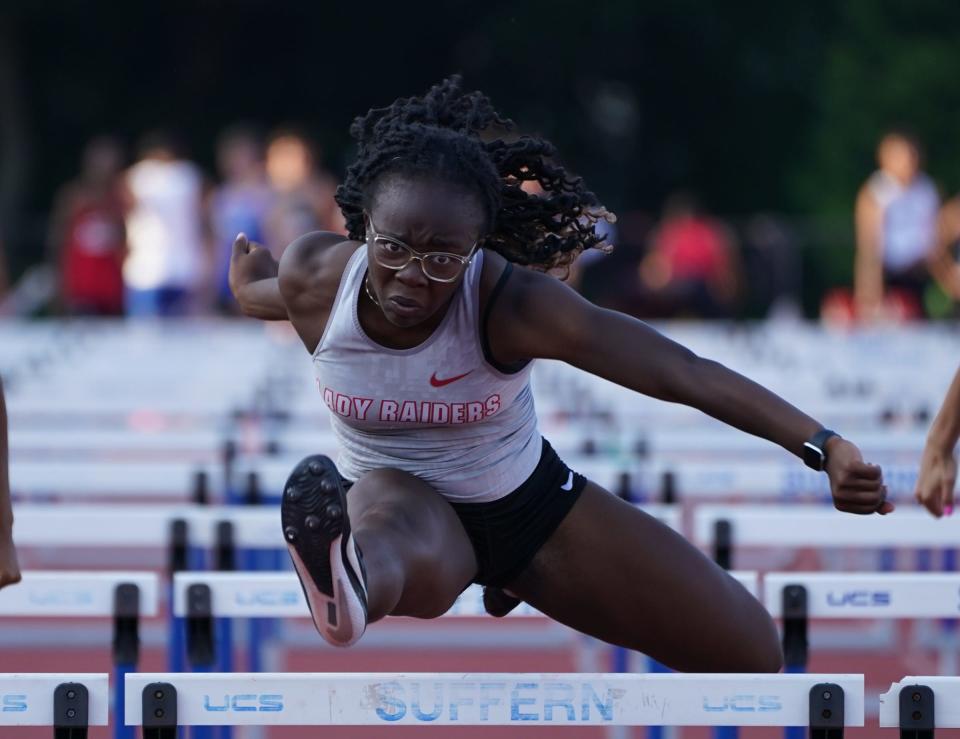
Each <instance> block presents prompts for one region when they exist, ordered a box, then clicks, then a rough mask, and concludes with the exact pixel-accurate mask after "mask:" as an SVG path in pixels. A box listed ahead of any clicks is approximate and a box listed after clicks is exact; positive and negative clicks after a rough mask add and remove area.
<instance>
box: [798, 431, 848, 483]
mask: <svg viewBox="0 0 960 739" xmlns="http://www.w3.org/2000/svg"><path fill="white" fill-rule="evenodd" d="M839 435H840V434H838V433H837V432H836V431H831V430H830V429H820V430H819V431H818V432H817V433H815V434H814V435H813V436H811V437H810V440H809V441H805V442H804V443H803V463H804V464H805V465H807V467H809V468H810V469H812V470H816V471H817V472H823V471H824V470H825V469H826V468H827V452H826V447H827V442H828V441H829V440H830V439H832V438H833V437H834V436H839Z"/></svg>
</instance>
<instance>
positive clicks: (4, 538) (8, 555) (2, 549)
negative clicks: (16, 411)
mask: <svg viewBox="0 0 960 739" xmlns="http://www.w3.org/2000/svg"><path fill="white" fill-rule="evenodd" d="M19 581H20V567H19V565H18V563H17V551H16V549H15V548H14V546H13V506H12V505H11V503H10V479H9V473H8V471H7V408H6V404H5V401H4V398H3V382H2V380H0V588H2V587H4V586H5V585H10V584H12V583H15V582H19Z"/></svg>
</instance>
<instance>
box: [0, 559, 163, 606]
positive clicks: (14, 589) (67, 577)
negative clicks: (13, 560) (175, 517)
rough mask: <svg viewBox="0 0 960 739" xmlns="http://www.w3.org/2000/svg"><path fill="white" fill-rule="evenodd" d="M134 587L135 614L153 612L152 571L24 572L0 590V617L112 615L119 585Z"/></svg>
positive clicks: (155, 596) (154, 580)
mask: <svg viewBox="0 0 960 739" xmlns="http://www.w3.org/2000/svg"><path fill="white" fill-rule="evenodd" d="M126 584H130V585H136V586H137V589H138V591H139V597H140V602H139V613H140V615H142V616H154V615H156V613H157V601H158V593H157V587H158V586H157V575H156V573H154V572H73V571H69V570H65V571H54V570H43V571H36V570H27V571H25V572H24V573H23V579H22V580H21V581H20V582H19V583H17V584H16V585H10V586H8V587H6V588H4V589H3V590H0V616H52V617H58V616H113V615H115V613H116V610H115V609H116V605H115V598H116V592H117V588H118V587H119V586H121V585H126Z"/></svg>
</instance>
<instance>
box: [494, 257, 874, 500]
mask: <svg viewBox="0 0 960 739" xmlns="http://www.w3.org/2000/svg"><path fill="white" fill-rule="evenodd" d="M489 325H490V326H491V327H496V328H495V330H492V331H491V336H490V340H491V345H492V350H493V353H494V355H495V356H496V357H497V359H499V360H500V361H506V362H510V361H514V360H518V359H522V358H536V357H542V358H548V359H559V360H562V361H564V362H567V363H568V364H572V365H574V366H575V367H579V368H580V369H583V370H585V371H587V372H590V373H591V374H594V375H597V376H598V377H602V378H604V379H607V380H610V381H612V382H616V383H617V384H619V385H623V386H624V387H627V388H630V389H631V390H635V391H637V392H639V393H643V394H644V395H649V396H651V397H654V398H659V399H661V400H665V401H669V402H673V403H682V404H684V405H688V406H691V407H693V408H697V409H699V410H701V411H703V412H704V413H707V414H708V415H710V416H713V417H714V418H717V419H719V420H720V421H723V422H724V423H727V424H729V425H731V426H735V427H736V428H738V429H741V430H743V431H746V432H747V433H750V434H754V435H756V436H760V437H763V438H765V439H769V440H770V441H772V442H774V443H776V444H779V445H780V446H782V447H783V448H785V449H787V450H788V451H790V452H792V453H793V454H796V455H797V456H802V454H803V444H804V442H805V441H807V440H808V439H810V438H811V437H812V436H813V435H814V434H815V433H816V432H817V431H819V430H820V429H821V428H823V426H822V425H821V424H820V423H818V422H817V421H816V420H814V419H813V418H811V417H810V416H808V415H806V414H805V413H803V412H802V411H800V410H799V409H797V408H795V407H794V406H792V405H791V404H790V403H788V402H787V401H785V400H783V399H782V398H780V397H779V396H778V395H776V394H774V393H772V392H770V391H769V390H767V389H766V388H764V387H762V386H761V385H758V384H757V383H755V382H753V381H752V380H749V379H747V378H746V377H744V376H743V375H740V374H738V373H736V372H734V371H732V370H730V369H728V368H726V367H724V366H723V365H722V364H719V363H717V362H714V361H711V360H709V359H704V358H702V357H699V356H697V355H696V354H694V353H693V352H691V351H690V350H689V349H687V348H685V347H683V346H681V345H680V344H678V343H676V342H674V341H671V340H670V339H668V338H666V337H665V336H663V335H662V334H660V333H658V332H657V331H655V330H654V329H652V328H651V327H650V326H648V325H647V324H645V323H643V322H642V321H639V320H637V319H635V318H631V317H630V316H626V315H624V314H622V313H618V312H616V311H611V310H606V309H603V308H599V307H597V306H595V305H593V304H592V303H590V302H588V301H587V300H585V299H584V298H582V297H581V296H580V295H578V294H577V293H576V292H574V291H573V290H572V289H570V288H569V287H568V286H566V285H564V284H563V283H561V282H559V281H558V280H556V279H554V278H553V277H550V276H547V275H544V274H540V273H537V272H532V271H528V270H515V271H514V274H513V275H512V276H511V280H510V282H509V283H508V284H507V287H506V289H505V290H504V293H503V296H502V299H501V300H499V301H498V303H497V304H496V305H495V308H494V314H493V316H492V317H491V321H490V324H489ZM827 452H828V460H829V462H828V468H827V472H828V474H829V475H830V481H831V486H832V488H833V494H834V499H835V502H836V505H837V507H838V508H840V509H841V510H846V511H850V512H853V513H873V512H875V511H877V510H878V509H879V510H880V511H881V512H888V511H890V510H893V507H892V506H891V505H890V504H889V503H883V495H884V489H883V480H882V474H881V470H880V468H879V467H877V466H875V465H870V464H866V463H864V461H863V457H862V455H861V454H860V451H859V449H857V447H856V446H855V445H853V444H852V443H850V442H849V441H846V440H844V439H840V438H839V437H834V438H833V439H831V440H830V441H829V442H828V443H827Z"/></svg>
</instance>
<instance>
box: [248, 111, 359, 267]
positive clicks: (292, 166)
mask: <svg viewBox="0 0 960 739" xmlns="http://www.w3.org/2000/svg"><path fill="white" fill-rule="evenodd" d="M267 176H268V177H269V179H270V185H271V186H272V187H273V192H274V203H273V207H272V208H271V211H270V214H269V216H268V217H267V234H266V235H267V242H266V243H267V246H269V247H270V248H271V249H272V250H273V253H274V256H276V257H279V256H280V254H282V253H283V250H284V249H286V247H287V244H289V243H290V242H291V241H293V240H294V239H296V238H297V237H298V236H302V235H303V234H305V233H307V232H308V231H336V232H339V233H346V224H345V222H344V220H343V215H342V214H341V213H340V208H339V207H338V206H337V203H336V201H334V199H333V196H334V193H335V192H336V190H337V182H336V180H335V179H334V178H333V177H332V176H331V175H330V174H328V173H327V172H325V171H323V170H322V169H320V168H319V163H318V161H317V154H316V151H315V149H314V148H313V146H312V145H311V143H310V142H309V141H308V140H307V139H306V137H304V136H303V135H301V134H299V133H296V132H294V131H289V130H287V131H280V132H277V133H275V134H274V135H273V136H272V137H271V138H270V142H269V143H268V144H267Z"/></svg>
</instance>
